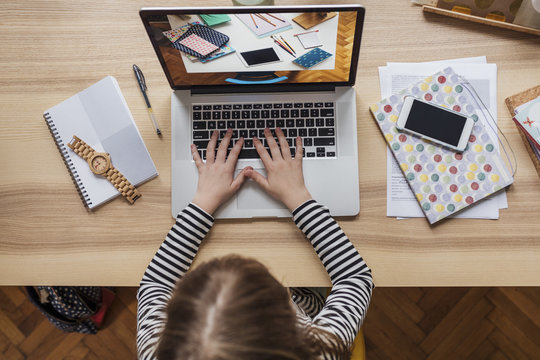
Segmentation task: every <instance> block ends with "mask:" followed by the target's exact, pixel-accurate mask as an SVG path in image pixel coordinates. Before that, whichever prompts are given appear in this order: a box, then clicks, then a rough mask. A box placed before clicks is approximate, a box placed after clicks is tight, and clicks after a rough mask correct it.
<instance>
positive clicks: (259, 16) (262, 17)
mask: <svg viewBox="0 0 540 360" xmlns="http://www.w3.org/2000/svg"><path fill="white" fill-rule="evenodd" d="M255 16H257V17H258V18H260V19H262V20H264V21H266V22H267V23H269V24H270V25H272V26H276V24H274V23H273V22H271V21H270V20H268V19H267V18H265V17H264V16H262V15H261V14H255Z"/></svg>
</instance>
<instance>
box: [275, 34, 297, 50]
mask: <svg viewBox="0 0 540 360" xmlns="http://www.w3.org/2000/svg"><path fill="white" fill-rule="evenodd" d="M279 37H280V38H281V40H283V42H284V43H285V45H287V47H288V48H289V49H291V51H292V52H293V53H295V54H296V51H294V49H293V48H292V46H291V45H289V43H288V42H287V40H285V39H284V38H283V36H281V35H279Z"/></svg>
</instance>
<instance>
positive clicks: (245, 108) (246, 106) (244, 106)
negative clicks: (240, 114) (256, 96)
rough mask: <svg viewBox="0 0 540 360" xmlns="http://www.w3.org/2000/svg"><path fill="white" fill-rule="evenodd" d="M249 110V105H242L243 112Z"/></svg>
mask: <svg viewBox="0 0 540 360" xmlns="http://www.w3.org/2000/svg"><path fill="white" fill-rule="evenodd" d="M251 108H252V106H251V104H244V105H242V109H244V110H251Z"/></svg>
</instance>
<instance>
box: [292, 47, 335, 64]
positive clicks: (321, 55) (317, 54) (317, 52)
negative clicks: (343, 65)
mask: <svg viewBox="0 0 540 360" xmlns="http://www.w3.org/2000/svg"><path fill="white" fill-rule="evenodd" d="M330 56H332V54H330V53H329V52H328V51H324V50H323V49H321V48H315V49H313V50H311V51H309V52H307V53H305V54H304V55H302V56H300V57H299V58H297V59H295V60H294V61H293V63H295V64H298V65H300V66H302V67H304V68H306V69H309V68H310V67H313V66H315V65H317V64H318V63H321V62H323V61H324V60H326V59H328V58H329V57H330Z"/></svg>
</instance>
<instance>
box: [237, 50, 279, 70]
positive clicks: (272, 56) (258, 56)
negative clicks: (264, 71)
mask: <svg viewBox="0 0 540 360" xmlns="http://www.w3.org/2000/svg"><path fill="white" fill-rule="evenodd" d="M240 55H241V56H242V57H243V58H244V60H245V61H246V63H247V64H248V65H249V66H253V65H260V64H266V63H271V62H276V61H280V59H279V56H278V55H277V54H276V51H275V50H274V49H273V48H271V47H270V48H266V49H260V50H253V51H246V52H241V53H240Z"/></svg>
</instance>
